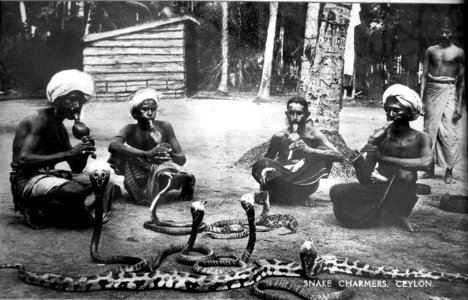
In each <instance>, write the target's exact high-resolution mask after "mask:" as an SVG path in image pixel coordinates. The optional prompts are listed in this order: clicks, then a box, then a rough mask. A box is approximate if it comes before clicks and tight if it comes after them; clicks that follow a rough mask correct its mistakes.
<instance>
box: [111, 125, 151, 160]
mask: <svg viewBox="0 0 468 300" xmlns="http://www.w3.org/2000/svg"><path fill="white" fill-rule="evenodd" d="M131 133H132V128H131V125H127V126H125V127H124V128H122V129H121V130H120V132H119V134H118V135H117V136H116V137H114V138H113V139H112V141H111V143H110V144H109V148H108V151H109V152H110V153H118V154H121V155H123V156H128V157H141V158H150V153H149V151H145V150H140V149H137V148H134V147H131V146H128V145H125V144H124V143H125V141H126V140H127V138H128V137H129V135H130V134H131Z"/></svg>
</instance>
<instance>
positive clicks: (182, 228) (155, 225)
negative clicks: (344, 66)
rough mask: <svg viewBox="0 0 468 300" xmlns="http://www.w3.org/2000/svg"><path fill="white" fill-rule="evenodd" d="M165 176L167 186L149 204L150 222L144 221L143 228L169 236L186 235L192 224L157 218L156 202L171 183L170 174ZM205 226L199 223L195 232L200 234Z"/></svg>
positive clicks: (167, 173)
mask: <svg viewBox="0 0 468 300" xmlns="http://www.w3.org/2000/svg"><path fill="white" fill-rule="evenodd" d="M164 175H165V176H167V177H168V182H167V185H166V186H165V187H164V188H163V189H162V190H161V191H160V192H159V193H158V194H157V195H156V197H155V198H154V199H153V202H152V203H151V206H150V210H151V221H146V222H145V223H143V227H144V228H146V229H149V230H152V231H156V232H159V233H165V234H171V235H186V234H190V233H191V232H192V223H188V222H187V223H184V222H173V221H161V220H159V218H158V215H157V213H156V210H157V207H158V201H159V199H160V198H161V196H162V195H163V194H164V193H165V192H166V191H167V190H168V189H169V187H170V186H171V183H172V174H171V173H169V172H165V173H164ZM205 227H206V224H205V223H201V224H200V225H199V226H198V228H197V230H198V232H202V231H204V230H205Z"/></svg>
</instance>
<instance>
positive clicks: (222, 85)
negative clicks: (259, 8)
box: [218, 2, 229, 93]
mask: <svg viewBox="0 0 468 300" xmlns="http://www.w3.org/2000/svg"><path fill="white" fill-rule="evenodd" d="M221 8H222V11H223V20H222V28H221V34H222V38H221V53H222V56H223V63H222V66H221V81H220V82H219V86H218V91H220V92H222V93H227V92H228V66H229V53H228V51H229V44H228V28H227V27H228V14H229V11H228V3H227V2H221Z"/></svg>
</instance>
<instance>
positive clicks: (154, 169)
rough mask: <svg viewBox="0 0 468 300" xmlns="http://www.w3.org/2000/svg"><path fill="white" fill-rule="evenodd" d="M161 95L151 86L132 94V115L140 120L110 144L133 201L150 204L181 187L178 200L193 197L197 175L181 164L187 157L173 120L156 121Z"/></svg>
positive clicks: (113, 156) (114, 163)
mask: <svg viewBox="0 0 468 300" xmlns="http://www.w3.org/2000/svg"><path fill="white" fill-rule="evenodd" d="M159 102H160V100H159V95H158V93H157V91H155V90H154V89H151V88H145V89H141V90H139V91H137V92H135V93H134V94H133V95H132V96H131V97H130V103H129V104H130V114H131V115H132V117H133V118H134V119H135V120H136V121H137V123H136V124H128V125H126V126H125V127H123V128H122V129H121V130H120V132H119V134H118V135H117V136H116V137H114V139H113V140H112V142H111V143H110V145H109V152H110V153H111V158H110V159H109V163H110V164H111V165H112V166H113V167H114V169H115V170H116V174H120V175H124V177H125V178H124V187H125V189H126V190H127V192H128V193H129V196H130V198H131V200H132V201H133V202H135V203H137V204H140V205H149V204H150V203H151V202H152V201H153V199H154V198H155V197H156V196H157V195H159V193H162V192H164V191H167V190H168V189H167V188H169V187H172V188H180V187H182V190H181V193H180V195H179V199H183V200H191V199H192V197H193V187H194V184H195V178H194V177H193V176H192V175H190V174H187V173H185V172H181V167H182V166H183V165H184V164H185V161H186V157H185V154H184V152H183V151H182V149H181V147H180V145H179V141H178V140H177V138H176V135H175V133H174V129H173V128H172V125H171V123H169V122H168V121H165V120H157V119H156V112H157V110H158V107H159Z"/></svg>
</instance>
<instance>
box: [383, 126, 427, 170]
mask: <svg viewBox="0 0 468 300" xmlns="http://www.w3.org/2000/svg"><path fill="white" fill-rule="evenodd" d="M387 132H388V131H387ZM423 135H427V134H426V133H424V132H421V131H417V130H414V129H412V128H408V130H407V131H406V132H404V133H401V134H393V133H392V132H390V133H387V136H386V137H385V138H384V139H383V141H382V142H380V143H379V145H378V148H379V150H380V152H381V153H382V155H385V156H391V157H397V158H419V157H421V155H422V154H421V149H422V147H423ZM381 168H382V169H381V170H382V172H383V174H384V175H389V174H392V173H393V169H394V166H385V165H381ZM414 172H416V171H414Z"/></svg>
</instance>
